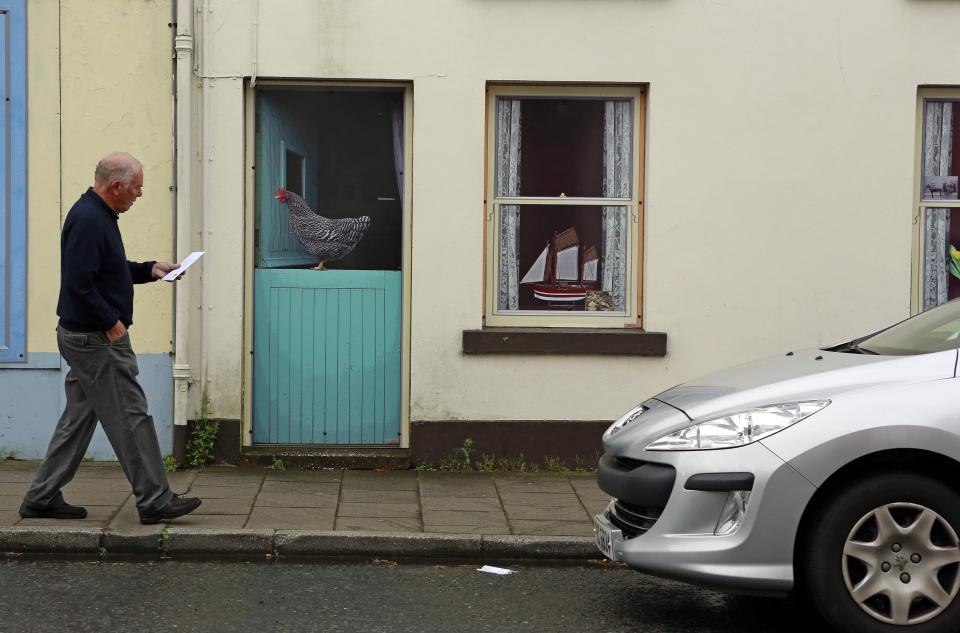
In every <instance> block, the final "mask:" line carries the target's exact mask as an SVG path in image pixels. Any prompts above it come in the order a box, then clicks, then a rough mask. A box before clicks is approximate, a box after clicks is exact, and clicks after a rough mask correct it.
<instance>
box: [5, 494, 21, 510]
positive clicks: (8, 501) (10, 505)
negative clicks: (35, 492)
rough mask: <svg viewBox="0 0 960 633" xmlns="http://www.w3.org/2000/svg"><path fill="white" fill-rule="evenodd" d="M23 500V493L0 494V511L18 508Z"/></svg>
mask: <svg viewBox="0 0 960 633" xmlns="http://www.w3.org/2000/svg"><path fill="white" fill-rule="evenodd" d="M22 502H23V495H0V512H9V511H11V510H14V511H16V510H18V509H19V508H20V504H21V503H22Z"/></svg>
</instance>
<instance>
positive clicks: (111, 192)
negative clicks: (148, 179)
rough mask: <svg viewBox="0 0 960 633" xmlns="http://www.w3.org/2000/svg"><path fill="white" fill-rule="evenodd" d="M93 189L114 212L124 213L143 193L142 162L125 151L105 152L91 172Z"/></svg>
mask: <svg viewBox="0 0 960 633" xmlns="http://www.w3.org/2000/svg"><path fill="white" fill-rule="evenodd" d="M93 191H94V192H95V193H96V194H97V195H99V196H100V197H101V198H102V199H103V201H104V202H106V203H107V206H109V207H110V208H111V209H113V210H114V211H115V212H116V213H125V212H126V211H128V210H129V209H130V207H131V206H133V203H134V202H136V201H137V198H139V197H140V196H141V195H143V164H142V163H141V162H140V161H138V160H137V159H136V158H134V157H133V156H131V155H130V154H127V153H126V152H114V153H112V154H107V155H106V156H104V157H103V158H101V159H100V162H99V163H97V169H96V170H95V171H94V172H93Z"/></svg>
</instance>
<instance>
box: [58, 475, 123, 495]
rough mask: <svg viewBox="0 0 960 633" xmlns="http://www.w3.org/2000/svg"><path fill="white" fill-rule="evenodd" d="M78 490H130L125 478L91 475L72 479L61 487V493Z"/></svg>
mask: <svg viewBox="0 0 960 633" xmlns="http://www.w3.org/2000/svg"><path fill="white" fill-rule="evenodd" d="M73 491H78V492H126V493H128V494H129V493H130V492H132V491H133V490H132V488H131V487H130V482H129V481H127V480H126V478H111V477H91V478H88V479H74V480H73V481H71V482H70V483H68V484H67V485H66V486H64V487H63V494H65V495H66V494H69V493H71V492H73Z"/></svg>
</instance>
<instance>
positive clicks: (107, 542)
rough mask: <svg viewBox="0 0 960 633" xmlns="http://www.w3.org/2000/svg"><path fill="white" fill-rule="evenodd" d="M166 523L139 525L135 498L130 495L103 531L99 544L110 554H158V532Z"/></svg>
mask: <svg viewBox="0 0 960 633" xmlns="http://www.w3.org/2000/svg"><path fill="white" fill-rule="evenodd" d="M165 528H166V525H165V524H163V523H157V524H155V525H141V524H140V515H139V514H137V500H136V499H135V498H134V497H133V495H130V498H129V499H127V501H126V503H124V504H123V506H122V507H121V508H120V510H119V511H118V512H117V513H116V514H115V515H114V517H113V519H112V520H111V521H110V524H109V525H108V526H107V528H106V529H105V530H104V531H103V538H102V539H101V544H102V545H103V548H104V549H105V550H106V551H107V552H108V553H111V554H159V553H160V532H161V530H163V529H165Z"/></svg>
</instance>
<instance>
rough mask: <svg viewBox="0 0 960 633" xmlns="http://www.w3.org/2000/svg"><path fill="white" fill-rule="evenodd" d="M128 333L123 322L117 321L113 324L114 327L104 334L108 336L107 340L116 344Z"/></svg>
mask: <svg viewBox="0 0 960 633" xmlns="http://www.w3.org/2000/svg"><path fill="white" fill-rule="evenodd" d="M126 333H127V326H126V325H124V324H123V322H122V321H117V322H116V323H114V324H113V327H112V328H110V329H109V330H107V331H106V332H104V334H106V335H107V340H108V341H110V342H111V343H115V342H117V341H118V340H120V337H122V336H123V335H124V334H126Z"/></svg>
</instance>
